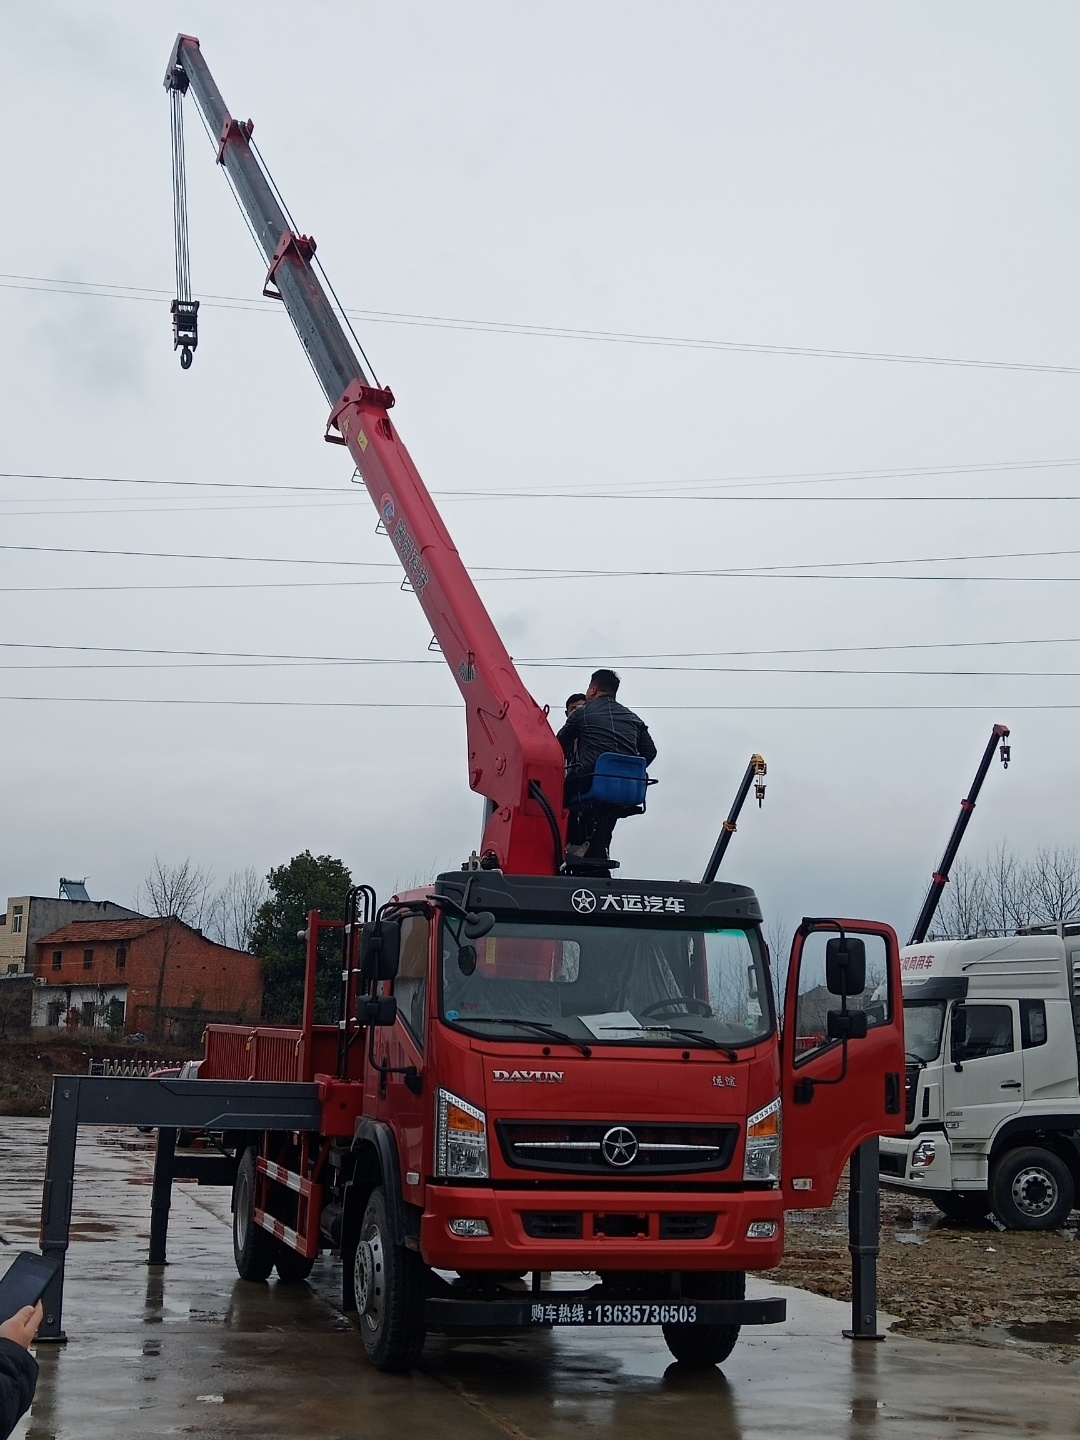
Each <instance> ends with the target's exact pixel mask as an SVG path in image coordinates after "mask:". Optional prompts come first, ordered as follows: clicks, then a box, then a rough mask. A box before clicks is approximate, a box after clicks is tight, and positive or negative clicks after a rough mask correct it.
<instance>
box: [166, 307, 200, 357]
mask: <svg viewBox="0 0 1080 1440" xmlns="http://www.w3.org/2000/svg"><path fill="white" fill-rule="evenodd" d="M170 309H171V310H172V317H173V322H172V328H173V349H174V350H179V351H180V368H181V369H182V370H190V369H191V362H192V359H193V358H194V354H195V350H196V348H197V346H198V344H199V302H198V300H174V301H173V302H172V305H171V306H170Z"/></svg>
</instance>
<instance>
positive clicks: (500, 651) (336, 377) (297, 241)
mask: <svg viewBox="0 0 1080 1440" xmlns="http://www.w3.org/2000/svg"><path fill="white" fill-rule="evenodd" d="M165 87H166V89H168V90H171V91H177V90H178V91H180V92H182V93H183V92H186V91H188V90H190V92H191V94H192V95H193V96H194V99H195V103H196V104H197V105H198V107H199V110H200V111H201V112H202V115H203V118H204V119H205V121H206V124H207V126H208V127H209V130H210V133H211V135H213V136H217V137H218V152H217V159H218V163H219V164H220V165H222V166H224V169H225V172H226V174H227V175H228V177H229V180H230V181H231V182H232V187H233V190H234V192H235V194H236V198H237V200H238V201H239V203H240V206H241V208H242V209H243V211H244V214H245V215H246V217H247V220H248V223H249V225H250V226H251V230H252V233H253V234H254V236H255V238H256V240H257V242H258V244H259V248H260V249H261V251H262V253H263V258H264V259H265V261H266V264H267V267H268V268H267V277H266V285H265V287H264V291H263V293H264V294H265V295H268V296H273V297H274V298H279V299H280V300H281V301H282V303H283V304H284V306H285V309H286V310H287V312H288V315H289V319H290V320H291V321H292V323H293V327H294V328H295V330H296V333H297V335H298V336H299V339H300V343H301V344H302V345H303V347H304V349H305V350H306V351H307V355H308V359H309V360H310V362H311V366H312V369H313V370H314V371H315V374H316V375H317V376H318V379H319V382H320V384H321V385H322V388H323V392H324V394H325V395H326V399H327V401H328V403H329V404H330V406H331V411H330V418H329V420H328V422H327V426H326V437H325V438H326V439H327V440H329V441H331V442H332V443H335V444H343V445H345V446H347V447H348V450H349V453H350V455H351V456H352V458H353V461H354V463H355V465H356V469H357V471H358V473H359V475H360V476H361V478H362V479H363V482H364V484H365V485H366V486H367V490H368V493H369V495H370V496H371V498H372V500H373V501H374V502H375V506H376V509H377V510H378V513H379V517H380V519H381V520H382V522H383V524H384V526H385V527H386V532H387V534H388V535H389V536H390V540H391V543H392V544H393V546H394V549H395V550H396V551H397V554H398V558H399V559H400V561H401V563H402V565H403V567H404V569H405V574H406V577H407V579H408V581H409V583H410V585H411V588H412V590H413V592H414V593H415V595H416V598H417V599H418V600H419V602H420V605H421V607H422V609H423V611H424V614H425V615H426V616H427V619H428V623H429V624H430V626H431V629H432V631H433V633H434V636H435V640H436V641H437V642H438V645H439V648H440V650H441V651H442V654H443V658H444V659H445V660H446V663H447V664H448V665H449V666H450V669H451V671H452V672H453V675H454V679H455V681H456V682H457V686H458V689H459V690H460V691H461V694H462V697H463V698H464V701H465V711H466V727H467V736H468V746H469V785H470V786H471V788H472V789H473V790H475V791H477V793H478V794H480V795H483V796H485V797H486V798H487V800H488V801H489V804H488V806H487V807H486V812H487V813H486V823H485V827H484V835H483V840H482V843H481V851H480V853H481V861H482V862H484V861H486V863H489V864H493V865H497V866H498V868H500V869H502V870H504V871H506V872H507V873H509V874H519V875H552V874H555V873H556V872H557V870H558V868H559V864H560V862H561V860H562V854H563V842H564V841H565V835H566V816H565V811H564V809H563V768H564V767H563V755H562V750H561V748H560V746H559V743H558V741H557V740H556V738H555V735H554V733H553V732H552V729H551V726H550V724H549V723H548V719H547V712H546V711H545V710H543V709H541V707H540V706H539V705H538V704H537V703H536V701H535V700H534V699H533V697H532V696H531V695H530V694H529V692H528V690H527V689H526V688H525V686H524V684H523V683H522V680H521V677H520V676H519V675H518V673H517V671H516V670H515V668H514V664H513V661H512V660H511V658H510V656H509V655H508V654H507V652H506V648H505V646H504V645H503V643H502V641H501V639H500V638H499V635H498V632H497V631H496V629H495V626H494V624H493V623H492V620H491V617H490V616H489V615H488V613H487V610H486V608H485V607H484V604H483V601H482V600H481V599H480V596H479V595H478V594H477V591H476V587H475V586H474V585H473V582H472V580H471V579H470V577H469V573H468V571H467V570H466V569H465V566H464V565H463V564H462V561H461V557H460V556H459V554H458V552H457V550H456V548H455V546H454V542H453V541H452V540H451V538H450V536H449V534H448V533H447V530H446V527H445V526H444V525H443V522H442V519H441V517H440V515H439V512H438V511H437V510H436V508H435V505H434V502H433V501H432V498H431V496H430V494H429V493H428V491H427V488H426V487H425V485H424V482H423V480H422V479H421V478H420V474H419V472H418V471H417V469H416V466H415V465H414V464H413V462H412V459H411V458H410V456H409V452H408V451H407V450H406V448H405V446H404V444H403V442H402V440H401V438H400V436H399V435H398V433H397V430H396V429H395V427H394V424H393V422H392V421H391V419H390V414H389V411H390V409H391V407H392V406H393V404H394V397H393V394H392V393H391V391H390V389H389V387H388V386H387V387H379V386H378V385H376V384H375V383H374V382H373V380H372V379H371V378H369V376H368V375H367V373H366V372H365V370H364V368H363V366H362V365H361V363H360V360H359V358H358V356H357V354H356V351H355V349H354V347H353V345H352V344H351V342H350V340H349V338H348V336H347V335H346V333H345V330H344V327H343V326H342V324H341V322H340V321H339V319H338V316H337V313H336V312H335V310H334V308H333V306H332V305H331V303H330V299H329V297H328V296H327V294H326V291H325V290H324V288H323V286H322V284H321V283H320V281H319V279H318V277H317V275H316V273H315V269H314V267H313V265H312V257H313V256H314V254H315V241H314V240H312V239H311V238H310V237H309V236H307V235H299V234H296V233H295V232H294V230H293V228H292V226H291V225H290V224H289V221H288V219H287V218H286V215H285V213H284V210H283V207H282V205H281V204H280V203H279V201H278V199H277V197H276V195H275V191H274V188H273V186H272V184H271V182H270V180H269V177H268V175H267V173H266V171H265V170H264V168H263V166H262V164H261V163H260V161H259V159H258V158H257V156H256V154H255V153H254V151H253V148H252V145H251V143H250V142H251V134H252V129H253V126H252V123H251V121H250V120H248V121H240V120H235V119H233V117H232V115H230V114H229V111H228V109H227V108H226V105H225V102H224V100H223V99H222V97H221V92H220V91H219V90H218V87H217V85H216V84H215V83H214V79H213V76H212V75H211V74H210V71H209V69H208V68H207V65H206V62H205V60H204V59H203V56H202V51H201V49H200V47H199V42H198V40H197V39H195V38H194V36H191V35H179V36H178V37H177V40H176V44H175V45H174V47H173V51H172V55H171V57H170V59H169V67H168V70H167V71H166V73H165Z"/></svg>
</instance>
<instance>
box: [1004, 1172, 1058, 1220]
mask: <svg viewBox="0 0 1080 1440" xmlns="http://www.w3.org/2000/svg"><path fill="white" fill-rule="evenodd" d="M1011 1193H1012V1201H1013V1204H1014V1205H1015V1206H1016V1208H1017V1210H1019V1211H1020V1214H1021V1215H1023V1216H1024V1217H1025V1218H1026V1219H1028V1220H1042V1219H1044V1218H1045V1217H1046V1216H1047V1215H1049V1214H1050V1212H1051V1211H1052V1210H1053V1209H1054V1207H1055V1206H1056V1205H1057V1202H1058V1187H1057V1181H1056V1180H1055V1179H1054V1177H1053V1175H1051V1174H1050V1172H1049V1171H1048V1170H1043V1169H1042V1167H1041V1166H1038V1165H1025V1166H1024V1168H1023V1170H1019V1171H1017V1173H1016V1176H1015V1177H1014V1179H1013V1182H1012V1192H1011Z"/></svg>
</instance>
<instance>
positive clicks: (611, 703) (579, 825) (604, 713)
mask: <svg viewBox="0 0 1080 1440" xmlns="http://www.w3.org/2000/svg"><path fill="white" fill-rule="evenodd" d="M618 690H619V677H618V675H616V674H615V672H614V670H597V671H594V673H593V676H592V679H591V680H590V682H589V688H588V690H586V692H585V704H584V705H581V706H579V707H578V708H577V709H576V710H574V711H572V712H571V713H570V714H569V715H568V716H567V719H566V724H565V725H564V726H563V727H562V729H561V730H560V731H559V744H560V745H561V746H562V748H563V754H564V755H565V756H566V803H567V805H568V806H569V809H570V830H569V835H568V849H569V851H570V853H571V854H573V855H579V856H580V855H588V856H589V858H590V859H599V858H602V859H606V858H607V853H608V846H609V845H610V844H611V836H612V832H613V831H614V829H615V821H616V820H617V819H618V818H619V817H618V814H617V813H606V812H605V811H604V810H603V808H602V807H593V813H591V814H590V811H589V808H585V809H583V808H581V807H580V806H577V805H575V801H576V800H577V798H578V796H579V795H583V794H584V793H585V791H586V790H588V788H589V784H590V782H591V780H592V774H593V770H594V769H595V768H596V762H597V760H599V758H600V756H601V755H640V756H641V757H642V759H643V760H644V761H645V763H646V765H651V764H652V762H653V761H654V760H655V759H656V746H655V745H654V744H653V740H652V736H651V735H650V734H649V730H648V726H647V725H646V724H645V722H644V720H642V719H641V718H640V717H639V716H637V715H635V714H634V712H633V711H632V710H628V709H627V708H626V706H625V705H620V704H619V702H618V700H616V699H615V696H616V695H617V694H618Z"/></svg>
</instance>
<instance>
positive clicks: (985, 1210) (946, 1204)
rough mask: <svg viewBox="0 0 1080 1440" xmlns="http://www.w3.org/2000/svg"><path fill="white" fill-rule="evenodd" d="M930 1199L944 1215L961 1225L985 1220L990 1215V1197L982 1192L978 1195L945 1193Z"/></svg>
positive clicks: (932, 1196) (960, 1192)
mask: <svg viewBox="0 0 1080 1440" xmlns="http://www.w3.org/2000/svg"><path fill="white" fill-rule="evenodd" d="M930 1199H931V1200H932V1201H933V1202H934V1204H935V1205H936V1206H937V1208H938V1209H939V1210H940V1211H941V1213H942V1214H943V1215H945V1216H947V1217H948V1218H949V1219H950V1220H956V1221H958V1222H960V1223H961V1224H963V1223H968V1224H971V1223H973V1222H974V1221H976V1220H985V1219H986V1217H987V1215H988V1214H989V1213H990V1197H989V1196H988V1195H986V1194H984V1193H983V1192H982V1191H980V1192H979V1193H978V1194H976V1195H971V1194H964V1193H963V1192H962V1191H957V1192H955V1193H950V1192H949V1191H943V1192H942V1193H941V1194H939V1195H931V1196H930Z"/></svg>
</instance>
